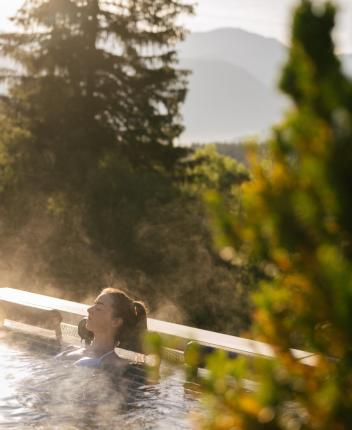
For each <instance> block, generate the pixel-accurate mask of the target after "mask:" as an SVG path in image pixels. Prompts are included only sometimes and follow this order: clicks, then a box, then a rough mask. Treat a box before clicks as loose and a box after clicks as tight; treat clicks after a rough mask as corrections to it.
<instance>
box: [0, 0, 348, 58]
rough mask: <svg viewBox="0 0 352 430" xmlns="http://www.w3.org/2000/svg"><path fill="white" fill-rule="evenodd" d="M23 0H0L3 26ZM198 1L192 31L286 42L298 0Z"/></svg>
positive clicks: (343, 31) (343, 40)
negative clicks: (224, 30)
mask: <svg viewBox="0 0 352 430" xmlns="http://www.w3.org/2000/svg"><path fill="white" fill-rule="evenodd" d="M22 1H23V0H0V29H8V28H9V23H8V21H7V19H6V18H7V17H8V16H10V15H11V14H13V13H14V12H15V10H16V8H18V6H19V5H20V4H21V3H22ZM318 2H319V0H318ZM321 2H323V0H321ZM197 3H198V7H197V14H196V16H195V17H192V18H186V19H185V24H186V25H187V27H189V28H190V29H191V30H192V31H205V30H210V29H213V28H218V27H240V28H243V29H246V30H248V31H252V32H255V33H259V34H263V35H265V36H270V37H275V38H277V39H279V40H281V41H286V40H287V36H288V32H289V23H290V14H291V10H292V7H293V6H294V5H295V4H296V3H297V0H198V2H197ZM337 3H338V4H339V5H340V7H341V12H340V14H339V19H338V30H337V31H336V40H337V41H338V46H339V50H340V51H346V52H352V25H351V23H352V0H337Z"/></svg>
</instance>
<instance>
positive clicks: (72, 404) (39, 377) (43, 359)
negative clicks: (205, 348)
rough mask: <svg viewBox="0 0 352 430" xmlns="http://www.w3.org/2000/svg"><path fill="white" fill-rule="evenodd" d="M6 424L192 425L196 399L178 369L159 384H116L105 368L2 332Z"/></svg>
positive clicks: (0, 408) (1, 412) (1, 401)
mask: <svg viewBox="0 0 352 430" xmlns="http://www.w3.org/2000/svg"><path fill="white" fill-rule="evenodd" d="M0 359H1V371H0V387H1V388H0V427H1V429H16V430H17V429H36V430H49V429H50V430H52V429H60V430H78V429H115V428H123V429H127V430H139V429H143V430H144V429H145V430H148V429H153V430H157V429H189V428H190V423H189V419H188V413H189V411H190V410H191V409H193V408H196V407H197V404H196V401H195V400H194V399H192V398H190V397H189V396H187V395H186V394H185V392H184V389H183V382H182V379H181V378H182V374H180V373H178V372H176V371H173V372H172V373H171V374H168V376H167V377H165V378H162V380H161V382H160V383H159V384H157V385H154V386H146V385H141V384H134V386H133V387H132V388H130V389H129V390H127V389H126V387H127V386H128V384H127V382H126V381H123V380H121V381H120V382H117V384H118V386H117V387H116V386H114V385H113V383H112V382H111V378H108V376H107V375H106V374H104V373H102V372H99V371H96V370H95V371H94V370H92V369H86V368H75V367H73V366H72V364H71V363H61V362H58V361H56V360H55V359H54V358H53V357H52V356H50V355H48V354H45V353H43V352H37V351H33V350H29V349H28V348H21V349H18V348H17V347H15V346H13V345H10V344H9V342H8V341H7V338H6V337H3V338H0Z"/></svg>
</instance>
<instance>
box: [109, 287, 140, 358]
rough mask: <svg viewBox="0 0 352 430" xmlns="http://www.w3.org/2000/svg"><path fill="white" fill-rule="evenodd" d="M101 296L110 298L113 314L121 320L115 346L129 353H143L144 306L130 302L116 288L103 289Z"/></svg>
mask: <svg viewBox="0 0 352 430" xmlns="http://www.w3.org/2000/svg"><path fill="white" fill-rule="evenodd" d="M101 294H109V295H110V296H111V299H112V308H113V314H114V316H115V317H117V318H121V319H122V325H121V327H120V328H119V330H118V333H117V335H116V346H118V347H119V348H123V349H127V350H129V351H135V352H143V348H142V341H143V335H144V333H145V331H146V330H147V311H146V307H145V305H144V304H143V303H142V302H139V301H135V300H132V299H131V298H130V297H129V296H128V295H127V294H126V293H124V292H123V291H121V290H118V289H116V288H105V289H104V290H103V291H102V292H101Z"/></svg>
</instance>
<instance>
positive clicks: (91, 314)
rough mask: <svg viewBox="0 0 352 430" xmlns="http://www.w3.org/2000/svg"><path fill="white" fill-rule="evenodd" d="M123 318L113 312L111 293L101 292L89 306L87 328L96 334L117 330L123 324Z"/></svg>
mask: <svg viewBox="0 0 352 430" xmlns="http://www.w3.org/2000/svg"><path fill="white" fill-rule="evenodd" d="M121 322H122V320H121V318H117V317H115V316H114V314H113V307H112V298H111V295H110V294H104V293H103V294H100V295H99V296H98V297H97V298H96V299H95V302H94V304H93V305H92V306H91V307H89V308H88V319H87V325H86V327H87V329H88V330H90V331H92V332H93V333H94V334H97V333H99V332H101V333H107V332H109V331H115V330H116V329H117V328H118V327H119V326H120V325H121Z"/></svg>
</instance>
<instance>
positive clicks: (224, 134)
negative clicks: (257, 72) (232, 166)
mask: <svg viewBox="0 0 352 430" xmlns="http://www.w3.org/2000/svg"><path fill="white" fill-rule="evenodd" d="M181 66H182V67H184V68H186V69H189V70H192V75H191V76H190V79H189V93H188V95H187V99H186V103H185V105H184V107H183V111H182V112H183V117H184V122H185V126H186V131H185V133H184V135H183V139H181V140H182V141H183V142H187V143H189V142H209V141H228V140H234V139H236V138H238V137H240V136H244V135H248V134H253V133H260V132H264V131H265V130H267V129H268V127H270V125H271V124H272V123H273V122H274V121H275V120H277V119H278V118H279V116H280V112H281V110H282V102H281V100H280V99H279V97H278V96H277V95H276V94H275V93H274V92H273V91H272V90H270V89H268V88H267V87H266V86H265V85H263V84H262V83H261V82H259V81H258V80H257V79H255V78H254V77H253V76H251V75H250V74H249V73H248V72H247V71H246V70H244V69H243V68H241V67H238V66H235V65H234V64H231V63H229V62H224V61H216V60H205V59H189V60H182V61H181Z"/></svg>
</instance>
